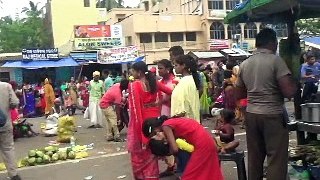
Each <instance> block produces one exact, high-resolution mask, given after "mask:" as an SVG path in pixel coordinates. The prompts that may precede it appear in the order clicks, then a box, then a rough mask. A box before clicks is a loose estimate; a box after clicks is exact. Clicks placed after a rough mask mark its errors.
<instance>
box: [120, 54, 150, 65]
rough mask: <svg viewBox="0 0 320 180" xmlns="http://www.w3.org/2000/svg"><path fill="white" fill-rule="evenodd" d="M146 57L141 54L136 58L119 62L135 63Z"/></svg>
mask: <svg viewBox="0 0 320 180" xmlns="http://www.w3.org/2000/svg"><path fill="white" fill-rule="evenodd" d="M144 58H145V56H140V57H136V58H132V59H129V60H126V61H121V62H119V63H117V64H127V63H135V62H139V61H143V60H144Z"/></svg>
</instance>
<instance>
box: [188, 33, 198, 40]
mask: <svg viewBox="0 0 320 180" xmlns="http://www.w3.org/2000/svg"><path fill="white" fill-rule="evenodd" d="M186 40H187V41H197V33H196V32H187V33H186Z"/></svg>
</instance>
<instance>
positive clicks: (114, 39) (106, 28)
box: [74, 25, 124, 50]
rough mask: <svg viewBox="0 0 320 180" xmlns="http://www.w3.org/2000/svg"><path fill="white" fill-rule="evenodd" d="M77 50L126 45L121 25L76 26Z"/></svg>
mask: <svg viewBox="0 0 320 180" xmlns="http://www.w3.org/2000/svg"><path fill="white" fill-rule="evenodd" d="M74 38H75V39H74V40H75V45H74V47H75V50H85V49H98V48H110V47H119V46H123V45H124V40H123V37H122V26H121V25H81V26H80V25H77V26H74Z"/></svg>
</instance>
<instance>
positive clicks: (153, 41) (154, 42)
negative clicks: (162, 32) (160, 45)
mask: <svg viewBox="0 0 320 180" xmlns="http://www.w3.org/2000/svg"><path fill="white" fill-rule="evenodd" d="M151 38H152V49H156V37H155V33H151Z"/></svg>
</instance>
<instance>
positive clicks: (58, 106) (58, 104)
mask: <svg viewBox="0 0 320 180" xmlns="http://www.w3.org/2000/svg"><path fill="white" fill-rule="evenodd" d="M55 113H56V114H58V115H59V117H61V116H64V115H66V114H67V112H66V109H65V108H64V107H63V106H62V105H61V100H60V98H56V99H55V100H54V105H53V107H52V114H55Z"/></svg>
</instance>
